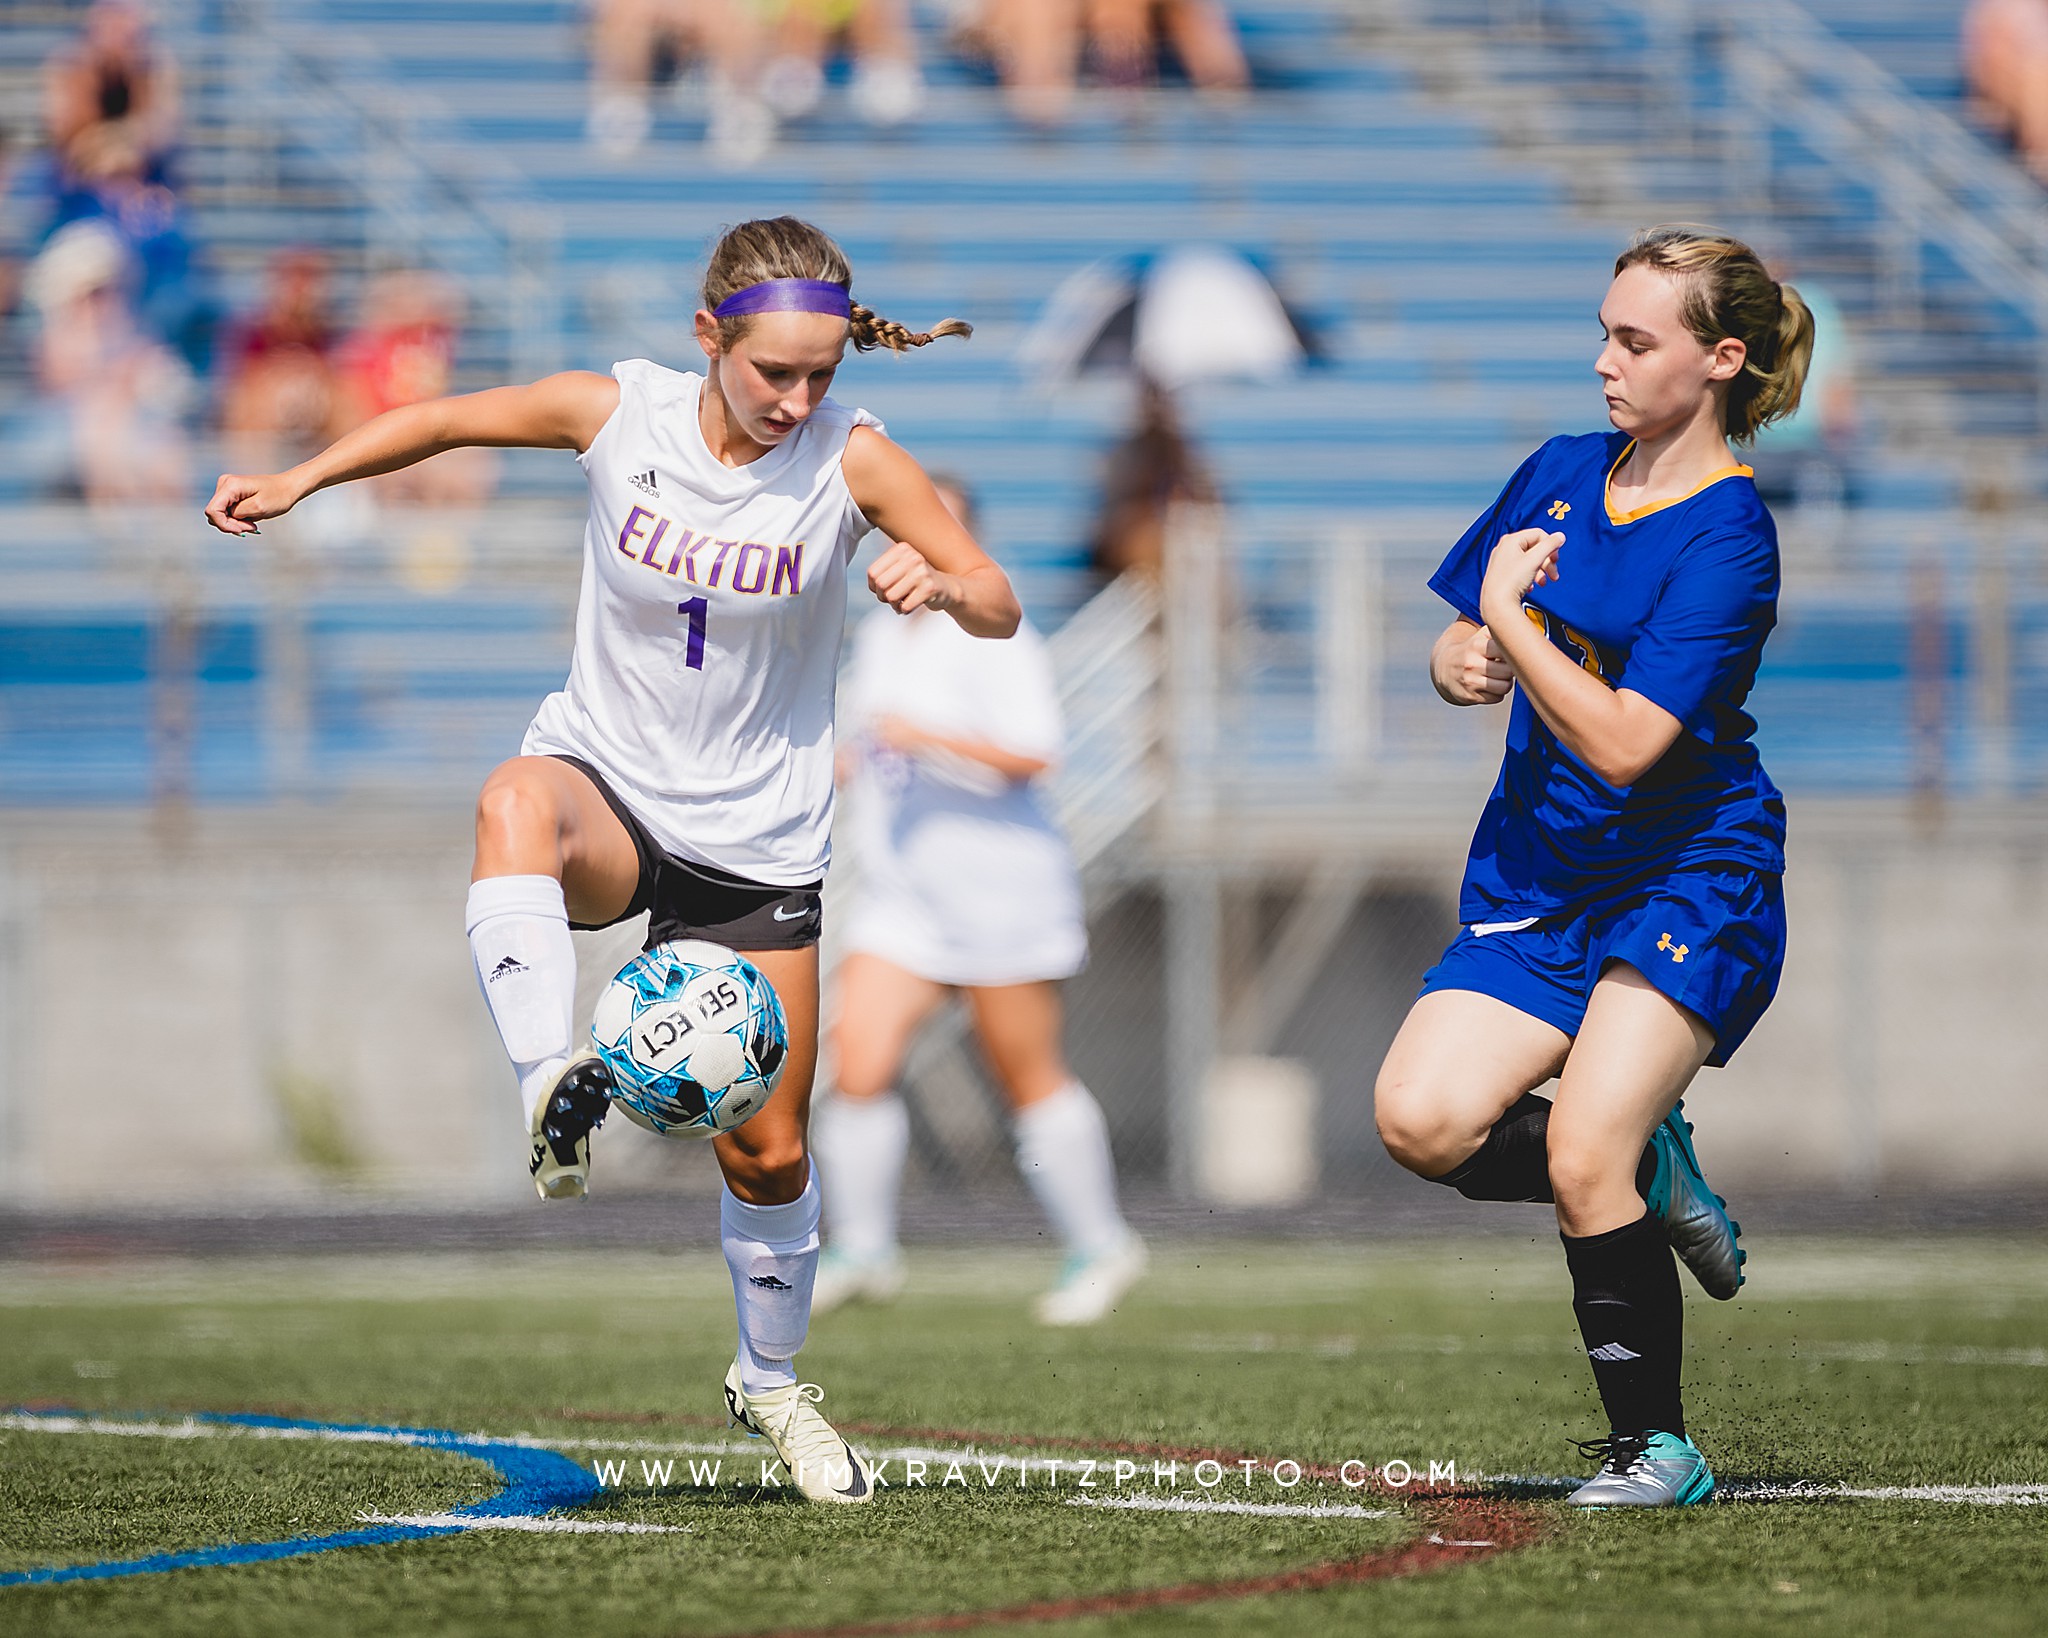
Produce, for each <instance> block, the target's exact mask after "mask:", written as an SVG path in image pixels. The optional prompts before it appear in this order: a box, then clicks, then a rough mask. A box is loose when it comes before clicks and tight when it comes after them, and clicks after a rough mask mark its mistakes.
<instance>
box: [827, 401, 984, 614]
mask: <svg viewBox="0 0 2048 1638" xmlns="http://www.w3.org/2000/svg"><path fill="white" fill-rule="evenodd" d="M842 470H843V471H844V472H845V473H846V486H847V488H848V489H849V490H851V491H852V493H853V503H854V505H856V506H858V507H859V508H860V509H861V513H862V515H863V516H865V517H866V518H867V520H868V522H870V523H872V524H873V525H874V526H875V527H876V528H877V529H880V530H881V531H882V533H884V534H885V535H887V536H888V537H889V538H890V539H891V540H893V541H894V542H895V543H896V544H895V545H893V546H891V547H890V548H889V549H888V550H887V551H885V552H884V553H883V554H882V555H881V556H880V557H879V558H877V559H876V560H875V565H874V567H873V568H871V569H869V570H868V586H869V589H870V590H872V591H873V592H874V594H875V595H876V596H877V597H879V598H880V599H881V600H882V601H883V602H885V603H887V604H888V605H889V607H891V608H892V609H894V610H895V611H896V612H897V613H898V614H908V613H910V612H911V611H912V610H913V609H923V608H930V609H943V610H944V611H945V612H946V613H948V614H950V615H951V616H952V617H953V618H954V620H955V621H957V622H958V623H959V626H960V629H961V630H962V631H965V632H968V633H971V634H972V635H973V636H976V637H1007V636H1009V635H1010V634H1011V633H1012V632H1014V631H1015V630H1016V629H1017V622H1018V621H1019V620H1021V619H1022V618H1023V617H1024V615H1023V610H1021V609H1020V608H1018V606H1017V594H1016V593H1015V592H1013V591H1012V590H1011V589H1010V579H1009V576H1008V575H1006V574H1004V573H1003V571H1002V570H1001V569H999V568H997V567H996V565H995V562H994V560H993V559H991V558H990V557H989V555H988V553H986V552H984V551H983V550H982V549H981V548H980V547H979V546H977V545H976V544H975V543H974V537H973V536H972V535H970V534H969V533H968V532H967V531H966V529H965V528H964V527H962V525H961V523H960V520H959V519H958V518H956V517H954V516H953V514H952V513H951V512H949V511H948V510H947V509H946V503H945V502H944V501H943V500H941V499H940V498H939V492H938V490H937V489H935V488H933V487H932V481H931V479H930V478H928V477H926V476H925V473H924V468H923V467H921V466H919V465H918V464H917V462H916V461H914V460H912V459H911V457H910V456H909V454H908V453H907V452H905V451H904V450H902V449H900V448H899V447H897V446H896V445H895V444H892V443H891V442H890V441H889V440H888V439H887V438H885V437H883V436H882V434H880V433H879V432H877V431H875V429H874V428H873V427H855V428H854V429H853V435H852V436H851V437H850V438H848V439H847V441H846V456H845V459H844V462H843V463H842Z"/></svg>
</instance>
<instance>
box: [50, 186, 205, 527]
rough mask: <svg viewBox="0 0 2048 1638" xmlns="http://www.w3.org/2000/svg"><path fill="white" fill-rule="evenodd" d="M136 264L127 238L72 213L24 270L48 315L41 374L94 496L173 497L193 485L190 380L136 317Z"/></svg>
mask: <svg viewBox="0 0 2048 1638" xmlns="http://www.w3.org/2000/svg"><path fill="white" fill-rule="evenodd" d="M132 273H133V264H132V262H131V260H130V258H129V255H128V250H127V247H126V246H125V245H124V244H123V243H122V241H121V238H120V236H119V235H118V234H117V233H115V232H114V231H113V229H112V228H110V227H109V226H108V225H107V224H105V223H103V222H73V223H71V224H69V225H68V226H65V227H63V228H60V229H59V230H58V231H57V232H56V233H55V234H54V235H52V236H51V238H50V241H49V243H48V244H47V245H45V246H44V247H43V251H42V254H41V255H39V256H38V257H37V258H36V260H35V262H34V264H33V265H32V266H31V267H30V268H29V270H28V276H27V279H26V280H25V284H26V288H27V294H28V298H29V300H30V301H31V302H32V303H33V304H34V306H35V308H36V310H37V312H38V313H39V315H40V316H41V319H42V332H41V335H40V337H39V338H38V342H37V348H36V368H37V374H38V377H39V379H40V382H41V385H42V387H43V390H44V391H45V392H47V393H48V394H50V396H51V397H52V398H54V399H55V400H56V401H57V402H58V403H59V404H60V405H61V406H62V408H63V412H64V417H65V420H66V422H67V424H68V430H69V432H70V444H71V463H72V467H73V470H74V472H75V473H76V476H77V481H78V485H79V488H80V489H81V490H82V491H83V493H84V495H85V498H86V499H87V500H88V501H90V502H92V503H94V504H96V505H107V504H119V503H127V502H143V503H158V504H166V505H169V504H176V503H178V502H180V501H183V500H184V499H185V498H186V489H187V487H188V476H189V465H190V462H189V457H188V450H187V446H186V440H185V434H184V429H183V426H182V417H183V416H184V414H185V412H186V410H187V408H188V407H189V406H190V404H191V401H192V388H193V381H192V376H191V372H190V371H188V370H187V369H186V368H185V366H184V364H183V362H182V361H181V360H180V359H179V358H178V356H177V355H176V354H175V353H173V352H171V351H170V349H169V348H167V347H164V346H163V345H162V344H160V343H159V342H157V341H154V340H152V339H151V338H150V337H149V336H147V335H145V334H144V333H143V332H142V330H141V328H140V327H139V326H138V325H137V323H136V320H135V314H134V312H133V310H132V309H131V307H130V306H129V301H128V285H129V282H130V280H131V278H132Z"/></svg>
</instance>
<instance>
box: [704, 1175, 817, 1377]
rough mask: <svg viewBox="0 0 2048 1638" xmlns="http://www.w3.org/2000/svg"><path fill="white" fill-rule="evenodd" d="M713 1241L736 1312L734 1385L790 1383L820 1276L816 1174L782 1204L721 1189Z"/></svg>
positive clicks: (806, 1334) (794, 1372) (807, 1326)
mask: <svg viewBox="0 0 2048 1638" xmlns="http://www.w3.org/2000/svg"><path fill="white" fill-rule="evenodd" d="M718 1224H719V1230H720V1233H719V1240H720V1243H721V1245H722V1246H723V1248H724V1251H725V1263H726V1267H728V1268H730V1269H731V1270H732V1295H733V1302H734V1304H735V1305H736V1306H737V1307H738V1309H739V1316H740V1386H741V1387H743V1388H745V1389H746V1391H747V1392H748V1393H768V1392H771V1391H772V1390H774V1389H776V1388H786V1387H789V1386H790V1385H791V1384H792V1383H794V1382H795V1381H796V1366H795V1364H794V1363H793V1361H794V1360H795V1358H796V1352H797V1350H798V1349H799V1348H801V1347H802V1346H803V1345H804V1338H805V1337H806V1336H808V1335H809V1334H810V1329H811V1287H812V1286H813V1284H814V1283H815V1282H816V1280H817V1278H818V1178H817V1174H816V1171H815V1170H813V1172H812V1175H811V1178H810V1180H809V1181H808V1182H806V1183H805V1184H804V1192H803V1193H802V1194H800V1195H798V1196H797V1197H796V1198H795V1199H794V1200H792V1201H790V1202H789V1203H788V1204H787V1205H782V1206H754V1205H749V1204H748V1203H747V1202H746V1201H744V1200H742V1199H740V1197H739V1196H738V1195H736V1194H734V1193H733V1192H732V1190H730V1189H725V1190H723V1191H721V1196H720V1200H719V1205H718Z"/></svg>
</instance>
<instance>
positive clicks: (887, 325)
mask: <svg viewBox="0 0 2048 1638" xmlns="http://www.w3.org/2000/svg"><path fill="white" fill-rule="evenodd" d="M849 322H850V324H851V326H852V339H853V345H854V348H855V350H856V351H858V352H863V353H866V352H872V351H874V349H875V348H877V347H887V348H888V349H889V351H890V352H892V353H900V352H903V351H905V350H906V349H908V348H911V347H929V346H930V345H931V344H932V343H933V342H935V341H937V340H938V339H939V337H941V336H971V335H973V334H974V326H973V325H971V324H969V323H968V322H967V321H966V320H965V319H941V320H940V321H939V322H938V323H937V324H934V325H933V326H932V327H931V328H930V329H929V330H913V329H911V328H909V327H908V326H907V325H902V324H898V323H897V322H896V321H895V320H894V319H885V318H883V317H882V316H881V315H880V314H879V313H877V312H876V311H875V310H874V309H873V308H872V307H863V306H861V304H860V303H859V302H855V303H854V304H853V312H852V314H851V317H850V319H849Z"/></svg>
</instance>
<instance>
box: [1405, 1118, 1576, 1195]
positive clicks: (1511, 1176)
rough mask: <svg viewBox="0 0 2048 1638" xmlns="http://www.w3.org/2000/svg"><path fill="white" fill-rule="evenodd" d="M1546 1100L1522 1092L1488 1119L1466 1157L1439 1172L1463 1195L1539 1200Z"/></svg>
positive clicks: (1545, 1186)
mask: <svg viewBox="0 0 2048 1638" xmlns="http://www.w3.org/2000/svg"><path fill="white" fill-rule="evenodd" d="M1549 1133H1550V1100H1549V1099H1548V1098H1539V1097H1537V1096H1536V1094H1535V1093H1534V1092H1525V1093H1523V1094H1522V1095H1521V1097H1519V1098H1517V1099H1516V1100H1515V1101H1514V1103H1513V1104H1512V1105H1510V1106H1509V1108H1508V1112H1507V1113H1506V1114H1505V1115H1503V1116H1501V1118H1500V1119H1499V1120H1497V1121H1495V1122H1494V1123H1493V1130H1491V1131H1490V1132H1488V1133H1487V1134H1486V1141H1485V1142H1483V1143H1482V1144H1480V1145H1479V1147H1478V1149H1477V1150H1475V1151H1474V1152H1473V1154H1472V1155H1471V1157H1470V1158H1469V1159H1466V1160H1463V1161H1460V1162H1459V1163H1458V1164H1457V1165H1455V1166H1453V1167H1452V1168H1451V1169H1450V1170H1449V1171H1447V1172H1445V1173H1444V1174H1443V1176H1441V1177H1435V1178H1431V1179H1430V1181H1431V1182H1433V1183H1441V1184H1443V1185H1444V1186H1445V1187H1446V1188H1451V1189H1456V1190H1457V1191H1458V1192H1459V1193H1460V1194H1462V1195H1463V1196H1464V1197H1465V1198H1466V1199H1467V1200H1543V1201H1548V1200H1550V1199H1552V1198H1553V1196H1552V1195H1551V1192H1550V1145H1549Z"/></svg>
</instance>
